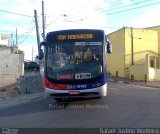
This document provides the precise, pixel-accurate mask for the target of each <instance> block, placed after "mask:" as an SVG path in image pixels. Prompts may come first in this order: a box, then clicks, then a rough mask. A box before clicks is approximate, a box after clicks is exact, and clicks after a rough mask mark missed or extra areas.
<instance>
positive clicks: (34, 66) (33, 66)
mask: <svg viewBox="0 0 160 134" xmlns="http://www.w3.org/2000/svg"><path fill="white" fill-rule="evenodd" d="M24 70H26V71H27V70H28V71H39V70H40V65H39V64H38V63H37V62H35V61H25V62H24Z"/></svg>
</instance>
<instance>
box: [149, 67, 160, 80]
mask: <svg viewBox="0 0 160 134" xmlns="http://www.w3.org/2000/svg"><path fill="white" fill-rule="evenodd" d="M149 81H160V69H155V68H149Z"/></svg>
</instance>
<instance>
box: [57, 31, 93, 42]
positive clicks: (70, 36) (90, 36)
mask: <svg viewBox="0 0 160 134" xmlns="http://www.w3.org/2000/svg"><path fill="white" fill-rule="evenodd" d="M93 38H94V34H91V33H87V34H67V35H65V34H63V35H57V39H58V40H62V41H63V40H80V39H82V40H83V39H93Z"/></svg>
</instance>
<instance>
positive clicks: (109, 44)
mask: <svg viewBox="0 0 160 134" xmlns="http://www.w3.org/2000/svg"><path fill="white" fill-rule="evenodd" d="M107 53H112V44H111V43H110V42H109V41H107Z"/></svg>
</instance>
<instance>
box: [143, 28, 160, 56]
mask: <svg viewBox="0 0 160 134" xmlns="http://www.w3.org/2000/svg"><path fill="white" fill-rule="evenodd" d="M146 29H151V30H155V31H157V32H158V52H159V54H160V26H155V27H149V28H146Z"/></svg>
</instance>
